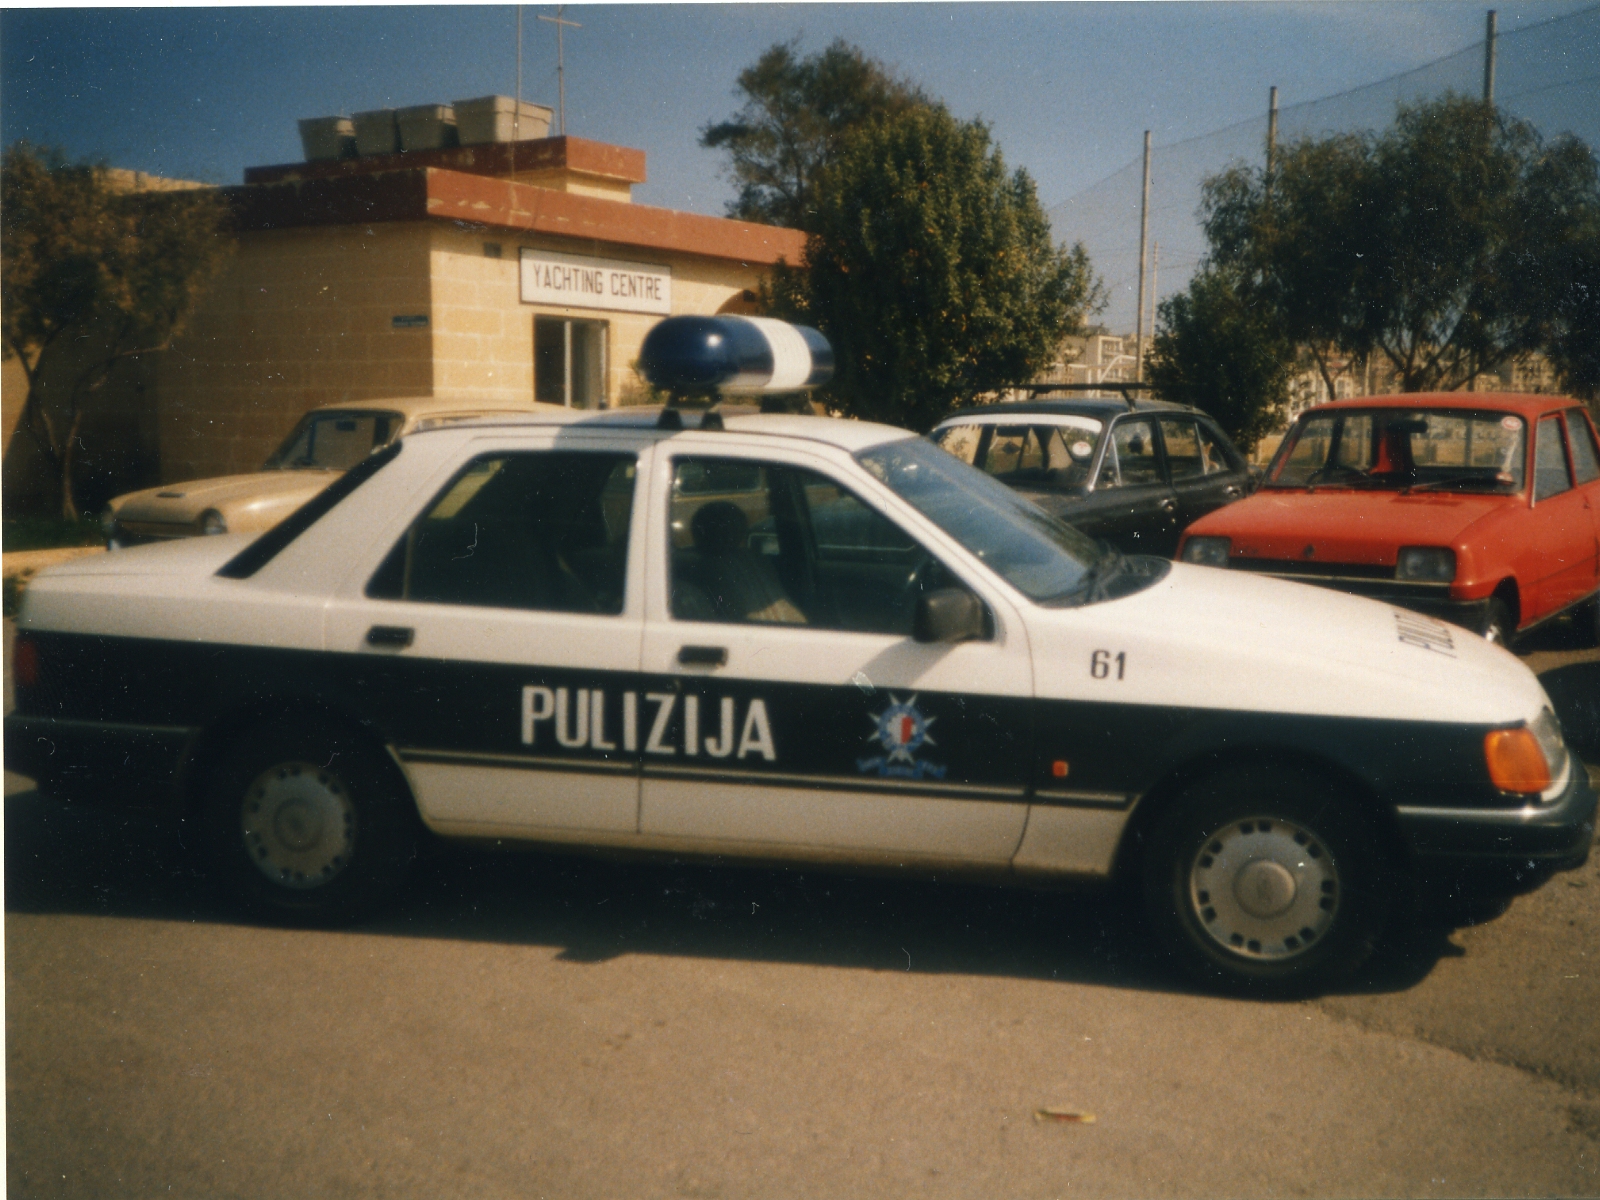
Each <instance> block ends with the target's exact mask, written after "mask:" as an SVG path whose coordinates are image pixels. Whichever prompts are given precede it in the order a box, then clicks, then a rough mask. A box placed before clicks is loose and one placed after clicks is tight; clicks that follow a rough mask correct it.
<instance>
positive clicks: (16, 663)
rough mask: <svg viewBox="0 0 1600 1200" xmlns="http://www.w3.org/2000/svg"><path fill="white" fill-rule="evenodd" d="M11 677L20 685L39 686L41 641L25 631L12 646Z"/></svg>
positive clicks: (27, 686)
mask: <svg viewBox="0 0 1600 1200" xmlns="http://www.w3.org/2000/svg"><path fill="white" fill-rule="evenodd" d="M11 677H12V679H13V680H14V681H15V682H16V684H17V686H18V687H26V688H31V687H38V686H39V643H38V642H36V641H34V640H33V639H32V638H31V637H29V636H28V635H27V634H25V633H19V634H18V635H17V640H16V642H15V643H14V644H13V645H12V647H11Z"/></svg>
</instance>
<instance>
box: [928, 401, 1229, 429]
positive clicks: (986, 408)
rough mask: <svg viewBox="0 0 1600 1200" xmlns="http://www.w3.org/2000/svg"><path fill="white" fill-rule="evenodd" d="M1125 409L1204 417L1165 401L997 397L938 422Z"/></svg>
mask: <svg viewBox="0 0 1600 1200" xmlns="http://www.w3.org/2000/svg"><path fill="white" fill-rule="evenodd" d="M1126 412H1167V413H1170V412H1181V413H1195V414H1198V415H1201V416H1204V415H1205V414H1204V413H1201V412H1200V410H1199V409H1196V408H1190V407H1189V406H1187V405H1184V404H1172V403H1169V402H1168V401H1166V400H1144V399H1137V400H1131V401H1129V400H1123V399H1121V398H1120V397H1100V396H1084V397H1082V398H1081V399H1072V400H1001V401H998V402H997V403H994V404H979V405H974V406H973V407H971V408H962V409H957V410H956V411H955V412H953V413H951V414H950V415H949V416H948V417H946V418H945V419H944V420H943V421H940V422H939V424H941V425H947V424H949V423H950V422H952V421H973V420H976V421H983V422H992V421H1003V420H1007V419H1009V418H1011V417H1015V416H1058V417H1094V418H1096V419H1098V420H1101V421H1109V420H1111V419H1112V418H1113V417H1116V416H1120V415H1121V414H1123V413H1126Z"/></svg>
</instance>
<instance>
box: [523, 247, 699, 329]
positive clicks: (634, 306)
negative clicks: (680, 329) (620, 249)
mask: <svg viewBox="0 0 1600 1200" xmlns="http://www.w3.org/2000/svg"><path fill="white" fill-rule="evenodd" d="M522 302H523V303H524V304H558V305H561V306H563V307H566V308H607V309H611V310H612V311H614V312H634V313H660V314H661V315H662V316H667V315H669V314H670V313H671V312H672V268H671V267H662V266H656V265H654V264H653V263H635V262H620V261H618V260H617V259H611V258H582V257H580V256H578V255H576V254H557V253H555V252H554V251H551V250H530V249H528V248H527V247H524V248H523V251H522Z"/></svg>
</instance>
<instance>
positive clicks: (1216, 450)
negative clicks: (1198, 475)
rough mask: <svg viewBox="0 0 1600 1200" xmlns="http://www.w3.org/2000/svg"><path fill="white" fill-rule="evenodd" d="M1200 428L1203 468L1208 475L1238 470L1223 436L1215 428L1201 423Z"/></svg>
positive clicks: (1201, 462)
mask: <svg viewBox="0 0 1600 1200" xmlns="http://www.w3.org/2000/svg"><path fill="white" fill-rule="evenodd" d="M1199 429H1200V464H1201V469H1202V470H1203V471H1204V472H1205V473H1206V474H1207V475H1221V474H1223V473H1224V472H1227V471H1234V470H1238V467H1237V465H1236V464H1235V463H1234V461H1233V456H1232V455H1230V454H1229V453H1228V451H1227V449H1226V448H1225V446H1224V444H1223V441H1222V438H1221V437H1220V436H1219V435H1218V434H1217V433H1216V432H1214V431H1213V430H1211V429H1208V428H1206V426H1205V425H1204V424H1201V425H1200V426H1199Z"/></svg>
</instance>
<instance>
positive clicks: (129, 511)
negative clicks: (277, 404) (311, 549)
mask: <svg viewBox="0 0 1600 1200" xmlns="http://www.w3.org/2000/svg"><path fill="white" fill-rule="evenodd" d="M559 407H560V406H559V405H552V404H542V403H539V402H537V401H532V400H530V401H528V402H527V403H526V404H507V403H486V402H485V401H484V400H482V399H481V398H464V397H463V398H454V397H449V396H413V397H404V398H400V399H392V400H353V401H351V402H349V403H348V404H332V405H327V406H326V407H323V408H314V409H312V410H311V411H310V412H308V413H306V415H305V416H303V417H302V418H300V423H299V424H298V425H296V426H295V427H294V432H293V433H291V434H290V435H289V437H288V438H287V440H285V441H284V443H283V445H282V446H280V447H278V449H277V450H276V451H275V452H274V453H273V454H272V456H271V457H270V458H268V459H267V461H266V463H265V465H263V466H262V468H261V470H259V471H256V472H253V473H252V474H249V475H223V476H221V477H219V478H216V479H195V480H190V481H189V482H187V483H174V484H168V485H166V486H163V487H154V488H147V489H145V490H144V491H142V492H129V493H128V494H127V495H125V496H118V497H117V498H116V499H115V500H113V501H111V503H110V504H108V505H107V506H106V510H105V512H104V513H103V514H102V515H101V518H100V524H101V528H102V530H103V531H104V533H105V536H106V545H107V546H108V547H109V548H110V549H113V550H117V549H121V548H122V547H124V546H137V545H141V544H143V543H145V542H154V541H164V540H167V539H169V538H184V537H195V536H198V535H201V534H220V533H261V532H263V531H264V530H267V529H270V528H272V526H274V525H276V524H277V523H278V522H279V521H281V520H282V519H283V518H284V517H286V516H288V515H289V514H290V513H292V512H293V511H294V510H295V509H297V508H299V507H300V506H301V505H302V504H304V503H305V502H306V501H307V500H309V499H311V497H313V496H315V495H316V494H317V493H318V492H320V491H321V490H322V489H323V488H325V487H327V486H328V484H330V483H332V482H333V481H334V480H335V479H337V478H338V477H339V476H340V475H341V474H343V473H344V472H345V471H347V470H349V469H350V468H351V467H353V466H355V464H356V463H358V462H360V461H361V460H362V459H363V458H365V457H366V456H367V455H369V454H371V453H372V452H373V451H374V450H376V449H378V448H380V447H382V446H386V445H388V444H389V443H390V442H392V441H394V440H395V439H396V438H398V437H402V436H404V435H405V434H408V433H415V432H416V431H418V430H420V429H432V428H434V427H436V426H439V425H448V424H451V423H453V422H456V421H464V420H468V419H470V418H473V417H493V416H502V415H509V414H515V413H530V412H538V411H541V410H545V411H548V410H551V409H555V408H559Z"/></svg>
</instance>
